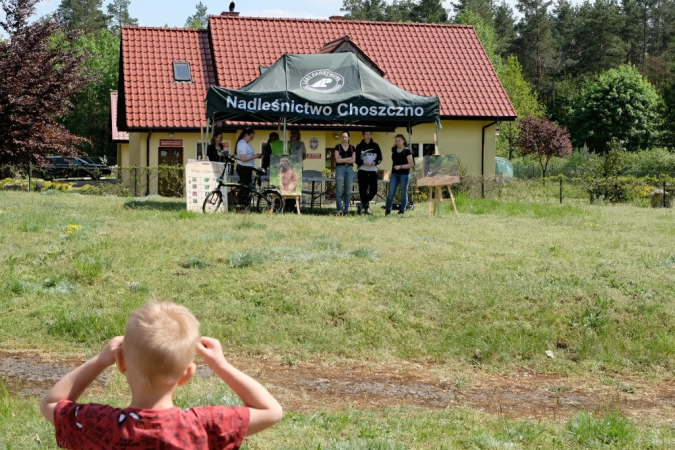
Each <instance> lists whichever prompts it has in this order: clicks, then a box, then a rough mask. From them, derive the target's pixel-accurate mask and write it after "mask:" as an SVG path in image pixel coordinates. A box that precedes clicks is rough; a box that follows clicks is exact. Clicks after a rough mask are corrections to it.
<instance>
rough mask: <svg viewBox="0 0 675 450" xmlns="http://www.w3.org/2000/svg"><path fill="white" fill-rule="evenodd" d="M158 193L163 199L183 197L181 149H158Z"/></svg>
mask: <svg viewBox="0 0 675 450" xmlns="http://www.w3.org/2000/svg"><path fill="white" fill-rule="evenodd" d="M158 161H159V173H158V193H159V195H161V196H163V197H182V196H183V180H184V178H185V174H184V173H183V148H182V147H181V148H176V147H159V158H158Z"/></svg>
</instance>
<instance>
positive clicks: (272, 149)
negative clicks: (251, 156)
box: [260, 131, 284, 172]
mask: <svg viewBox="0 0 675 450" xmlns="http://www.w3.org/2000/svg"><path fill="white" fill-rule="evenodd" d="M283 145H284V144H283V143H282V142H281V140H279V133H277V132H276V131H272V132H271V133H270V137H269V139H268V140H267V143H266V144H265V145H264V146H263V157H262V163H261V165H260V167H262V168H263V169H265V172H267V171H268V169H269V168H270V160H271V158H272V155H281V154H282V153H281V152H279V149H281V150H283Z"/></svg>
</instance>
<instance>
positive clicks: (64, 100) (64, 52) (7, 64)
mask: <svg viewBox="0 0 675 450" xmlns="http://www.w3.org/2000/svg"><path fill="white" fill-rule="evenodd" d="M38 1H39V0H0V4H1V5H2V9H3V10H4V12H5V19H4V21H0V28H2V29H3V30H4V32H5V33H6V34H7V35H8V39H7V40H6V41H3V42H0V73H2V74H3V80H2V83H1V84H0V129H2V133H0V165H4V164H13V165H18V166H23V167H26V166H28V163H29V162H32V163H34V164H37V163H40V162H41V161H42V158H43V157H44V156H46V155H49V154H63V155H65V154H73V153H75V149H74V147H73V146H74V145H75V144H81V143H82V142H83V141H84V139H83V138H80V137H77V136H75V135H73V134H71V133H70V132H69V131H68V130H67V129H66V128H65V127H64V126H63V125H61V124H60V123H59V122H58V120H57V117H58V116H62V115H64V114H66V113H67V112H68V108H69V105H70V103H69V102H68V99H69V98H71V97H72V96H73V95H75V94H77V93H78V92H79V91H80V89H82V87H83V86H84V85H85V84H87V83H88V82H90V81H92V77H90V76H85V75H82V63H83V60H84V58H85V56H86V55H85V54H84V53H83V52H82V51H79V50H73V49H69V48H67V46H65V45H59V42H70V41H72V40H74V39H75V37H76V35H75V33H73V32H72V31H69V30H61V29H60V26H59V24H58V22H57V20H56V19H55V18H54V17H46V18H44V19H43V20H39V21H36V22H34V23H28V19H29V18H30V17H31V16H32V15H33V14H35V5H36V3H37V2H38ZM59 33H60V34H59Z"/></svg>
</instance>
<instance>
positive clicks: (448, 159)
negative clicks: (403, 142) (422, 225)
mask: <svg viewBox="0 0 675 450" xmlns="http://www.w3.org/2000/svg"><path fill="white" fill-rule="evenodd" d="M415 178H416V181H417V187H418V188H419V187H428V188H430V189H429V216H431V215H432V214H433V215H435V214H440V212H441V208H440V202H442V201H443V187H446V188H447V190H448V194H449V195H450V200H451V201H452V207H453V209H454V210H455V215H456V216H457V217H459V212H458V211H457V204H456V203H455V196H454V195H452V188H451V187H450V185H452V184H457V183H459V164H458V162H457V157H456V156H455V155H430V156H423V157H421V158H415Z"/></svg>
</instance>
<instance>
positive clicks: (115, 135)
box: [110, 92, 129, 142]
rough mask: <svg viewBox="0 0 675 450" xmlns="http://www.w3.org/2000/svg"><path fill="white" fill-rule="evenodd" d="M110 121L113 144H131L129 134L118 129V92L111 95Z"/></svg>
mask: <svg viewBox="0 0 675 450" xmlns="http://www.w3.org/2000/svg"><path fill="white" fill-rule="evenodd" d="M110 121H111V123H112V140H113V142H129V133H127V132H126V131H119V130H118V129H117V92H111V93H110Z"/></svg>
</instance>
